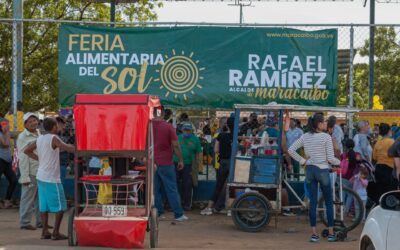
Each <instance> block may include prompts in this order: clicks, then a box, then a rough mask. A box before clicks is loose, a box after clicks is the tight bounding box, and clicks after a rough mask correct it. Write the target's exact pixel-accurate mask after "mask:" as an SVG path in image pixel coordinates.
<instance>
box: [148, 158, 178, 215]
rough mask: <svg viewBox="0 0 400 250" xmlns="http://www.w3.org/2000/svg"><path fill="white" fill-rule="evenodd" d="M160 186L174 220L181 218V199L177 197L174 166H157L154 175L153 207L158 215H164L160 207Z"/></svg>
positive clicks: (162, 208) (161, 206)
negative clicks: (162, 188) (164, 193)
mask: <svg viewBox="0 0 400 250" xmlns="http://www.w3.org/2000/svg"><path fill="white" fill-rule="evenodd" d="M162 186H164V189H165V192H166V194H167V198H168V202H169V205H170V207H171V208H172V210H173V211H174V214H175V218H179V217H181V216H182V215H183V209H182V206H181V198H180V196H179V192H178V188H177V185H176V172H175V166H174V165H170V166H157V171H156V173H155V175H154V198H155V206H156V208H157V210H158V214H159V215H161V214H163V213H164V207H163V205H162V197H161V187H162Z"/></svg>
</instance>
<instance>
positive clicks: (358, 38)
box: [156, 0, 400, 63]
mask: <svg viewBox="0 0 400 250" xmlns="http://www.w3.org/2000/svg"><path fill="white" fill-rule="evenodd" d="M388 1H391V0H388ZM399 1H400V0H399ZM163 4H164V6H163V7H162V8H159V9H157V10H156V12H157V14H158V21H159V22H207V23H239V21H240V10H239V7H238V6H229V4H232V2H219V1H216V2H163ZM363 4H364V1H363V0H355V1H352V2H350V1H336V2H332V1H329V2H314V1H312V2H304V1H303V2H283V1H281V2H276V1H275V2H258V1H257V2H253V3H252V7H244V8H243V23H249V24H254V23H259V24H260V23H262V24H282V25H285V24H368V23H369V2H367V5H366V7H364V6H363ZM375 10H376V11H375V23H376V24H399V28H398V29H397V30H398V31H399V34H398V37H399V40H400V14H399V13H400V3H394V2H392V3H378V2H376V4H375ZM298 28H299V29H306V30H310V29H322V28H323V27H318V28H315V27H314V28H304V27H298ZM368 37H369V28H368V27H359V28H355V30H354V47H355V48H356V49H357V48H359V47H361V46H363V45H364V43H365V40H366V39H368ZM349 47H350V31H349V28H339V29H338V48H339V49H348V48H349ZM367 62H368V58H367V57H361V56H360V55H359V54H357V55H356V57H355V63H367Z"/></svg>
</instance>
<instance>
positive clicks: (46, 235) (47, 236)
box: [40, 234, 51, 240]
mask: <svg viewBox="0 0 400 250" xmlns="http://www.w3.org/2000/svg"><path fill="white" fill-rule="evenodd" d="M40 239H41V240H50V239H51V234H45V235H42V237H40Z"/></svg>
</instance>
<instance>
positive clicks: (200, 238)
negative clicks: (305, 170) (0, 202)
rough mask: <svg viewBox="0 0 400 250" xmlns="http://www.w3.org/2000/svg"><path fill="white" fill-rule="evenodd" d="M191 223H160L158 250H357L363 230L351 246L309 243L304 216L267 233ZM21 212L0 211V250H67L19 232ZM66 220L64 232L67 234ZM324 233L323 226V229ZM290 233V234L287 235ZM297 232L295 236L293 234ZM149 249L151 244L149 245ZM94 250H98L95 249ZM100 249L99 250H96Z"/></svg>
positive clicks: (194, 219) (223, 223)
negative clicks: (19, 213) (246, 231)
mask: <svg viewBox="0 0 400 250" xmlns="http://www.w3.org/2000/svg"><path fill="white" fill-rule="evenodd" d="M188 216H189V217H190V221H188V222H184V223H174V222H173V220H172V215H171V214H168V215H167V219H165V220H163V221H161V222H160V235H159V247H160V248H169V249H315V250H317V249H318V250H321V249H324V250H325V249H327V250H328V249H332V250H333V249H341V250H344V249H358V238H359V235H360V233H361V230H362V228H361V226H359V227H358V228H357V229H356V230H354V231H352V232H350V233H349V236H350V238H353V239H354V240H350V241H348V242H337V243H328V242H327V241H326V240H325V239H322V240H321V242H319V243H316V244H315V243H314V244H312V243H308V242H307V240H308V237H309V234H310V233H309V228H308V224H307V220H306V217H305V216H300V217H279V218H278V226H277V228H275V225H274V220H271V223H270V225H269V226H268V227H267V228H266V230H265V231H263V232H260V233H245V232H241V231H239V230H238V229H237V228H236V227H235V226H234V224H233V222H232V219H231V218H229V217H227V216H225V215H213V216H208V217H203V216H200V215H199V213H198V211H194V212H191V213H188ZM17 221H18V210H16V209H9V210H4V209H2V210H0V250H2V249H7V250H9V249H13V250H14V249H18V250H19V249H30V250H36V249H37V250H47V249H64V248H68V247H67V242H66V241H62V242H55V241H51V240H40V231H22V230H20V229H19V228H18V223H17ZM66 221H67V220H66V219H65V220H64V223H63V226H62V231H63V232H64V233H66V232H67V223H66ZM320 228H321V229H322V226H320ZM287 231H291V233H288V232H287ZM293 231H294V232H293ZM147 246H148V244H147ZM84 249H91V248H84ZM93 249H95V248H93ZM96 249H98V248H96Z"/></svg>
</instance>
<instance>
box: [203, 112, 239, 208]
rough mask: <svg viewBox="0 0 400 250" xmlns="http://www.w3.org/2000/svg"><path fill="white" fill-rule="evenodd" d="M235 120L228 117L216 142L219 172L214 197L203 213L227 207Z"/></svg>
mask: <svg viewBox="0 0 400 250" xmlns="http://www.w3.org/2000/svg"><path fill="white" fill-rule="evenodd" d="M234 121H235V119H234V118H233V117H229V118H228V120H227V122H226V125H225V126H224V132H223V133H221V134H219V135H218V137H217V140H216V142H215V146H214V151H215V153H218V154H219V164H220V165H219V168H218V172H217V184H216V186H215V190H214V194H213V196H212V199H211V200H210V201H209V202H208V205H207V207H206V208H204V209H203V210H202V211H201V212H200V214H201V215H212V214H213V213H214V212H217V213H218V212H220V211H221V210H222V209H224V207H225V198H226V197H225V193H226V192H225V191H226V188H225V186H226V181H227V179H228V176H229V163H230V159H231V153H232V152H231V151H232V142H233V126H234Z"/></svg>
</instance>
